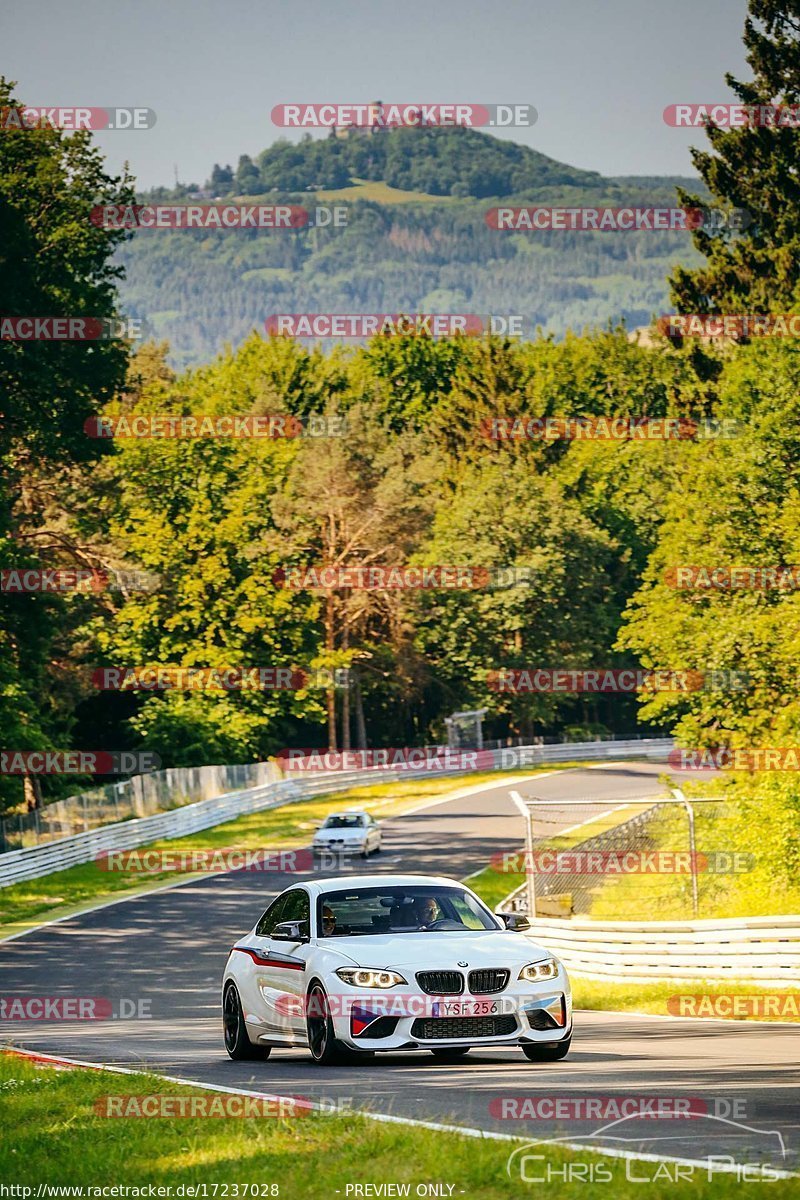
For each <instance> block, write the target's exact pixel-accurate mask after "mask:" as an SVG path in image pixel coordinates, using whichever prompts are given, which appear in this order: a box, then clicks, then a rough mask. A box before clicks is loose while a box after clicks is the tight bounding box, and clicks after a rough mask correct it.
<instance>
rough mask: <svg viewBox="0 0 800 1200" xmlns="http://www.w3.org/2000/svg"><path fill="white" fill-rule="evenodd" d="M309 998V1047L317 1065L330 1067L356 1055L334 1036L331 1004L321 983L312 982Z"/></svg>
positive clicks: (307, 1025) (307, 1023) (307, 1026)
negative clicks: (349, 1051)
mask: <svg viewBox="0 0 800 1200" xmlns="http://www.w3.org/2000/svg"><path fill="white" fill-rule="evenodd" d="M307 1000H308V1015H307V1017H306V1028H307V1030H308V1048H309V1050H310V1051H311V1057H312V1059H313V1060H314V1062H315V1063H316V1064H317V1066H319V1067H328V1066H332V1065H334V1064H339V1063H343V1062H346V1061H347V1059H348V1058H353V1057H355V1055H354V1054H350V1053H348V1049H347V1047H346V1046H343V1045H342V1043H341V1042H339V1041H337V1040H336V1037H335V1036H334V1032H333V1020H332V1019H331V1010H330V1005H329V1003H328V997H327V995H326V994H325V989H324V988H323V986H322V984H321V983H318V982H315V983H312V985H311V987H310V988H309V989H308V996H307Z"/></svg>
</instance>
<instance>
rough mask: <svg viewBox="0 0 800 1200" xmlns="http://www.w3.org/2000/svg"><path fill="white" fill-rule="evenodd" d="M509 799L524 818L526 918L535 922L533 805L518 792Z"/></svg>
mask: <svg viewBox="0 0 800 1200" xmlns="http://www.w3.org/2000/svg"><path fill="white" fill-rule="evenodd" d="M511 799H512V800H513V801H514V803H515V804H516V806H517V808H518V809H519V811H520V812H521V813H522V815H523V817H524V818H525V892H526V895H527V897H528V918H529V919H530V920H531V921H535V920H536V862H535V859H534V850H533V804H534V801H532V800H525V799H523V797H522V796H520V794H519V792H512V793H511Z"/></svg>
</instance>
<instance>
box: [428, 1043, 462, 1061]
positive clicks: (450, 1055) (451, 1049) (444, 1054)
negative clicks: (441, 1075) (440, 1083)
mask: <svg viewBox="0 0 800 1200" xmlns="http://www.w3.org/2000/svg"><path fill="white" fill-rule="evenodd" d="M471 1049H472V1047H471V1046H448V1047H446V1048H445V1047H444V1046H443V1047H442V1049H441V1050H431V1054H432V1055H433V1057H434V1058H438V1059H439V1062H458V1061H459V1059H461V1058H465V1057H466V1056H467V1055H468V1054H469V1052H470V1050H471Z"/></svg>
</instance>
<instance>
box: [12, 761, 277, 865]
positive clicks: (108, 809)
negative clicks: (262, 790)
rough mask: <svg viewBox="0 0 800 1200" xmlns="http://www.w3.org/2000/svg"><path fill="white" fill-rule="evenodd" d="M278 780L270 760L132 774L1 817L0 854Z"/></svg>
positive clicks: (273, 764) (173, 768)
mask: <svg viewBox="0 0 800 1200" xmlns="http://www.w3.org/2000/svg"><path fill="white" fill-rule="evenodd" d="M280 778H281V772H280V770H279V769H278V767H277V766H276V765H275V763H273V762H260V763H247V764H243V765H235V766H207V767H172V768H170V769H169V770H166V771H152V772H151V773H150V774H148V775H134V776H132V777H131V778H130V779H123V780H120V781H119V782H118V783H109V784H106V785H105V786H103V787H97V788H92V789H91V791H87V792H81V793H80V794H79V795H77V796H70V797H69V799H67V800H57V801H56V802H55V803H54V804H47V805H44V806H43V807H42V808H37V809H34V810H33V811H32V812H28V813H13V814H11V815H10V816H7V817H4V818H3V819H2V820H0V853H3V852H4V851H6V850H18V849H22V848H23V847H25V846H38V845H40V844H42V843H43V842H52V841H54V840H56V839H57V838H63V837H71V836H72V835H73V834H75V833H87V832H88V831H89V830H91V829H97V828H98V827H99V826H101V825H109V824H111V823H112V822H116V821H127V820H130V819H131V818H133V817H150V816H154V815H155V814H156V813H159V812H167V811H169V810H170V809H173V808H180V807H182V806H183V805H184V804H193V803H194V802H195V801H197V800H212V799H213V798H214V797H215V796H223V795H225V794H226V793H227V792H235V791H238V790H239V789H241V788H250V787H259V786H261V785H262V784H265V783H272V782H275V781H276V780H278V779H280Z"/></svg>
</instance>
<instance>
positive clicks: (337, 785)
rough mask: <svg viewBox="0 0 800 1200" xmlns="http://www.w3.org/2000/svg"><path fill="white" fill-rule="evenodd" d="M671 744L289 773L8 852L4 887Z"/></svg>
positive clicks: (576, 746) (664, 750) (542, 750)
mask: <svg viewBox="0 0 800 1200" xmlns="http://www.w3.org/2000/svg"><path fill="white" fill-rule="evenodd" d="M673 745H674V743H673V741H672V739H671V738H642V739H639V740H637V739H631V740H629V741H619V742H616V741H612V742H564V743H562V744H560V745H549V746H517V747H508V748H507V749H501V750H480V751H475V752H474V761H473V760H472V757H471V754H470V752H465V754H464V757H465V758H466V757H467V755H468V754H470V760H469V761H468V762H467V764H466V765H465V766H464V767H462V768H460V769H459V768H455V769H453V770H448V771H445V770H441V769H438V768H436V769H430V768H412V769H405V768H403V767H392V768H390V769H387V768H385V767H368V768H366V769H364V770H360V771H332V772H317V771H304V772H302V773H301V772H297V773H296V775H295V773H294V772H292V773H290V775H289V776H288V777H287V778H284V779H283V780H281V781H280V782H279V783H269V784H265V785H264V786H262V787H256V788H248V789H246V790H244V791H239V792H229V793H227V794H226V795H223V796H216V797H215V798H214V799H212V800H200V801H198V802H197V803H196V804H186V805H184V806H183V807H182V808H176V809H172V810H170V811H169V812H163V813H157V814H156V815H155V816H152V817H141V818H139V819H138V820H133V821H122V822H120V823H119V824H110V825H104V826H101V827H99V828H97V829H93V830H91V831H90V832H88V833H79V834H75V835H74V836H73V837H68V838H60V839H59V840H57V841H52V842H47V843H45V844H44V845H40V846H29V847H26V848H25V849H22V850H9V851H7V852H6V853H5V854H2V855H0V887H8V886H9V885H10V884H12V883H21V882H22V881H24V880H26V879H39V878H40V877H41V876H43V875H49V874H51V873H52V872H54V871H63V870H66V869H67V868H68V867H75V866H78V865H79V864H80V863H87V862H92V860H93V859H95V858H98V857H99V856H100V855H101V854H107V853H108V852H109V851H112V850H133V849H135V848H136V847H138V846H144V845H146V844H147V843H148V842H153V841H157V840H159V839H161V838H164V839H172V838H180V837H185V836H186V835H187V834H190V833H196V832H197V831H198V830H200V829H210V828H211V827H212V826H214V825H221V824H223V822H225V821H232V820H233V819H234V818H235V817H239V816H244V815H245V814H246V813H252V812H259V811H261V810H262V809H267V808H276V807H278V806H279V805H282V804H292V803H293V802H295V801H297V800H303V799H306V798H307V797H310V796H323V795H327V794H328V793H330V792H338V791H343V790H345V789H347V788H350V787H355V786H357V785H358V786H364V785H369V784H372V783H375V784H379V783H395V782H398V781H399V780H402V779H422V778H426V777H434V776H439V775H460V774H464V772H465V771H467V772H468V771H488V770H500V769H502V768H506V769H507V768H511V767H520V768H524V767H526V766H537V765H540V764H542V763H548V762H553V763H556V762H572V761H584V760H587V759H617V758H648V759H662V758H664V759H665V758H666V757H667V755H668V754H669V752H670V750H671V749H672V748H673Z"/></svg>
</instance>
